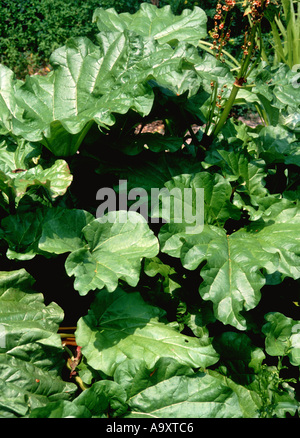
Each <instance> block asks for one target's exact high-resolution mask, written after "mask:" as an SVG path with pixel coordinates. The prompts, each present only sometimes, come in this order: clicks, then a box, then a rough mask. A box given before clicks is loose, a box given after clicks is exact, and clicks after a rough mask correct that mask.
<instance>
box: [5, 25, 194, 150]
mask: <svg viewBox="0 0 300 438" xmlns="http://www.w3.org/2000/svg"><path fill="white" fill-rule="evenodd" d="M195 50H196V49H194V48H192V47H190V48H187V47H186V45H185V44H183V43H182V44H179V45H178V46H177V47H176V48H172V47H171V46H170V45H168V44H158V43H157V42H156V41H154V39H151V38H143V37H142V36H139V35H134V34H132V33H130V32H129V31H125V32H123V33H119V32H103V33H101V34H100V35H99V36H98V44H97V45H96V44H93V43H92V42H91V41H90V40H89V39H87V38H83V37H82V38H77V39H72V38H71V39H70V40H68V42H67V43H66V45H65V46H63V47H61V48H59V49H57V50H56V51H55V52H54V53H53V54H52V55H51V59H50V61H51V63H52V65H53V67H54V71H52V72H51V73H49V74H48V75H47V76H45V77H42V76H38V75H37V76H32V77H27V79H26V81H25V82H24V83H23V84H22V83H21V84H20V83H19V82H16V81H15V80H14V79H13V78H12V76H11V74H10V71H9V70H8V69H7V68H6V67H4V66H0V77H3V81H1V82H0V95H1V107H3V111H2V113H1V114H2V115H1V119H0V120H1V123H2V125H3V126H5V128H6V130H8V131H10V132H13V133H14V134H15V135H20V136H22V137H23V138H25V139H27V140H31V141H41V142H42V143H43V144H44V145H45V146H47V147H48V148H49V149H50V150H51V151H52V152H53V153H54V154H55V155H57V156H65V155H72V154H74V153H75V152H76V151H77V149H78V148H79V146H80V144H81V142H82V141H83V139H84V137H85V135H86V133H87V132H88V130H89V129H90V127H91V124H92V123H93V122H96V123H97V124H98V125H100V126H110V125H112V124H114V122H115V118H114V116H113V114H114V113H119V114H124V113H126V112H127V111H128V110H129V109H132V110H134V111H136V112H138V113H140V114H141V115H147V114H148V113H149V112H150V110H151V108H152V104H153V100H154V93H153V91H152V88H151V87H150V85H149V84H148V81H149V79H155V80H157V81H158V82H159V83H161V85H163V86H166V85H168V84H172V86H173V87H175V88H174V89H175V90H176V83H174V77H173V76H172V74H171V73H172V72H174V71H175V72H178V73H180V72H182V68H183V67H182V65H183V59H184V57H185V54H186V53H187V52H188V53H190V52H191V51H193V53H195V56H197V55H196V52H195ZM189 56H190V57H192V55H191V54H190V55H189ZM177 79H178V81H177V82H178V87H181V76H180V74H179V76H178V78H177ZM178 87H177V88H178Z"/></svg>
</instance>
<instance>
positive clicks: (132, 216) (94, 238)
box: [66, 210, 158, 295]
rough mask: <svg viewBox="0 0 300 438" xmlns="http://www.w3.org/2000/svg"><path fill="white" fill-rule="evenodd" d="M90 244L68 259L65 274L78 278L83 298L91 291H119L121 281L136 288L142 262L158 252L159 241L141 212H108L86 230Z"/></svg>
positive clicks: (84, 232) (77, 284)
mask: <svg viewBox="0 0 300 438" xmlns="http://www.w3.org/2000/svg"><path fill="white" fill-rule="evenodd" d="M82 233H83V235H84V238H85V240H86V242H87V245H86V246H85V247H84V248H80V249H78V250H76V251H73V252H72V253H71V254H70V255H69V256H68V258H67V260H66V271H67V274H68V275H69V276H72V275H74V276H75V282H74V287H75V289H76V290H78V291H79V293H80V294H81V295H85V294H87V293H88V292H89V291H90V290H95V289H97V288H98V289H102V288H103V287H104V286H106V287H107V289H108V290H109V291H113V290H115V289H116V287H117V285H118V280H119V279H121V280H124V281H126V282H127V283H128V284H129V285H131V286H136V284H137V283H138V280H139V274H140V268H141V260H142V258H143V257H154V256H156V255H157V253H158V240H157V238H156V237H155V236H154V233H153V232H152V231H151V230H150V228H149V226H148V224H147V223H146V220H145V219H144V218H143V216H141V215H140V214H138V213H135V212H127V211H125V210H122V211H119V212H109V213H108V214H107V215H105V216H103V217H102V218H99V219H95V220H94V221H93V222H91V223H90V224H88V225H87V226H86V227H84V228H83V230H82Z"/></svg>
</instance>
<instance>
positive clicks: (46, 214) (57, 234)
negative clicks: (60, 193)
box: [1, 207, 94, 260]
mask: <svg viewBox="0 0 300 438" xmlns="http://www.w3.org/2000/svg"><path fill="white" fill-rule="evenodd" d="M92 220H94V217H93V216H92V215H91V214H90V213H88V212H86V211H84V210H76V209H73V210H71V209H64V208H61V207H55V208H39V209H37V210H36V211H35V212H34V213H33V212H24V213H18V214H16V215H10V216H7V217H6V218H4V219H3V220H2V223H1V225H2V228H3V230H4V238H5V240H6V241H7V242H8V244H9V249H8V251H7V256H8V257H9V258H16V259H21V260H22V259H23V260H24V259H31V258H33V257H34V256H35V255H36V254H44V255H48V256H49V255H50V254H62V253H65V252H71V251H73V250H76V249H78V248H82V247H83V246H84V245H85V240H84V238H83V235H82V229H83V228H84V227H85V226H86V225H87V224H88V223H89V222H91V221H92ZM47 253H48V254H47Z"/></svg>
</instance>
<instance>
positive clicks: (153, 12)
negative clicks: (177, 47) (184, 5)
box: [93, 3, 207, 46]
mask: <svg viewBox="0 0 300 438" xmlns="http://www.w3.org/2000/svg"><path fill="white" fill-rule="evenodd" d="M93 21H95V22H96V23H97V26H98V28H99V30H100V31H102V32H103V31H111V32H124V31H125V30H127V29H129V30H130V31H133V32H135V33H137V34H138V35H142V36H144V37H153V38H154V39H155V40H157V41H158V42H159V43H160V44H164V43H174V42H175V41H177V42H178V41H185V42H187V43H189V44H194V45H195V46H197V45H198V43H199V40H200V39H201V38H204V37H206V21H207V17H206V14H205V12H204V11H203V10H202V9H200V8H198V7H195V8H194V9H193V11H190V10H189V9H185V10H184V11H183V12H182V14H181V15H174V14H173V13H172V11H171V6H169V5H167V6H164V7H162V8H157V7H156V6H154V5H151V4H149V3H142V4H141V6H140V8H139V10H138V11H137V12H136V13H135V14H129V13H122V14H117V12H116V11H115V9H113V8H111V9H103V8H98V9H96V10H95V12H94V15H93Z"/></svg>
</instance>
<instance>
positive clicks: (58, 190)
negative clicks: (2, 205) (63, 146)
mask: <svg viewBox="0 0 300 438" xmlns="http://www.w3.org/2000/svg"><path fill="white" fill-rule="evenodd" d="M40 153H41V146H37V145H34V144H31V143H29V142H27V141H25V140H23V139H17V140H13V139H12V138H10V137H6V138H3V141H1V143H0V175H1V177H0V180H1V190H2V193H5V195H6V202H7V203H8V202H9V203H10V204H11V206H16V205H17V204H18V203H19V201H20V199H21V198H22V197H23V196H24V194H25V193H27V194H28V191H30V187H35V188H37V187H42V188H43V189H45V191H46V193H47V194H48V197H49V198H50V199H52V200H54V199H55V198H57V197H58V196H61V195H63V194H65V192H66V191H67V189H68V187H69V186H70V184H71V182H72V179H73V177H72V175H71V173H70V169H69V166H68V164H67V163H66V161H64V160H56V161H55V162H54V164H52V165H51V166H49V167H44V168H43V167H42V165H40V164H38V161H39V158H40Z"/></svg>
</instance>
